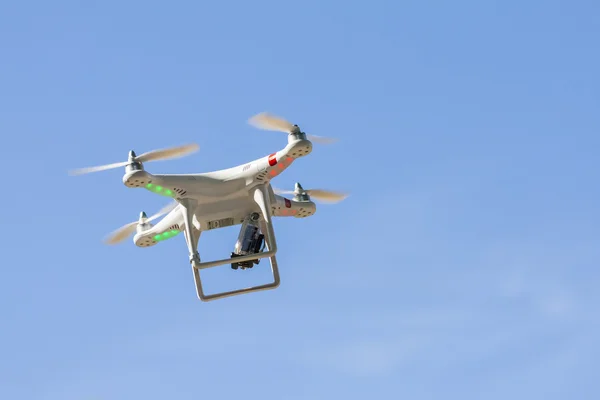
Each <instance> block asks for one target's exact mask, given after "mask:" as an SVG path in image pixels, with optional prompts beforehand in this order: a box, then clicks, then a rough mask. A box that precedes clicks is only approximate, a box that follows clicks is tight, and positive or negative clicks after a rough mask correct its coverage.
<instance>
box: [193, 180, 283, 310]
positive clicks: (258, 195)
mask: <svg viewBox="0 0 600 400" xmlns="http://www.w3.org/2000/svg"><path fill="white" fill-rule="evenodd" d="M254 200H255V202H256V203H257V205H258V206H259V208H260V210H261V213H262V216H263V218H262V219H260V215H258V217H256V216H250V217H249V218H251V219H253V221H254V223H256V225H258V226H260V230H261V231H262V232H264V235H263V234H260V235H259V236H258V237H261V236H262V239H261V241H262V240H264V242H266V243H265V244H266V247H267V248H268V250H267V251H261V252H256V253H250V254H238V255H236V256H235V257H230V258H224V259H222V260H216V261H208V262H200V256H199V255H198V251H197V244H198V238H197V237H194V234H193V232H192V231H193V229H192V228H191V225H190V224H189V223H188V220H189V221H191V220H192V217H191V214H192V213H191V212H189V211H188V212H187V213H184V215H186V214H190V215H188V216H185V221H186V231H185V232H186V238H188V237H189V239H187V242H188V248H189V249H190V254H194V256H190V263H191V265H192V271H193V274H194V282H195V284H196V293H197V295H198V298H199V299H200V300H202V301H212V300H217V299H222V298H225V297H231V296H237V295H240V294H244V293H251V292H258V291H262V290H270V289H275V288H277V287H278V286H279V283H280V278H279V268H278V267H277V259H276V258H275V253H277V243H276V241H275V232H274V231H273V225H272V222H271V213H270V210H271V206H270V204H269V203H268V202H269V195H268V192H267V189H266V187H265V186H259V187H257V188H256V189H255V191H254ZM188 227H189V228H188ZM242 232H244V231H243V230H242V231H241V232H240V235H241V234H242ZM254 233H256V232H254ZM198 236H199V233H198ZM190 239H191V240H190ZM256 244H257V242H256V241H255V242H254V246H256ZM262 245H263V243H261V244H260V245H259V248H260V247H263V246H262ZM255 248H256V247H255ZM231 258H235V259H236V261H235V263H232V262H231ZM263 258H269V261H270V263H271V272H272V274H273V281H272V282H271V283H267V284H264V285H259V286H253V287H249V288H244V289H237V290H231V291H228V292H221V293H214V294H208V295H207V294H205V293H204V290H203V288H202V279H201V277H200V270H202V269H207V268H213V267H217V266H220V265H225V264H231V266H232V268H233V267H234V265H237V266H238V267H242V268H243V267H246V268H247V265H251V266H252V264H258V263H259V262H260V260H261V259H263ZM234 269H235V268H234Z"/></svg>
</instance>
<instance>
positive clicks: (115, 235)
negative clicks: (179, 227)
mask: <svg viewBox="0 0 600 400" xmlns="http://www.w3.org/2000/svg"><path fill="white" fill-rule="evenodd" d="M178 204H179V203H178V202H176V201H173V202H171V203H169V204H167V205H166V206H165V207H163V208H162V209H161V210H160V211H159V212H157V213H156V214H154V215H153V216H151V217H150V218H147V217H146V213H144V212H142V213H141V214H140V219H139V220H137V221H134V222H130V223H128V224H126V225H123V226H122V227H120V228H119V229H116V230H114V231H113V232H112V233H111V234H110V235H108V236H107V237H106V239H104V243H106V244H111V245H112V244H117V243H120V242H122V241H123V240H125V239H127V238H128V237H129V236H131V234H132V233H134V232H135V230H136V227H137V225H138V224H139V223H140V222H151V221H154V220H155V219H157V218H159V217H161V216H163V215H165V214H168V213H169V212H171V211H173V210H174V209H175V207H177V205H178Z"/></svg>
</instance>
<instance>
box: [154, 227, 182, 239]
mask: <svg viewBox="0 0 600 400" xmlns="http://www.w3.org/2000/svg"><path fill="white" fill-rule="evenodd" d="M178 234H179V231H178V230H177V229H172V230H170V231H166V232H163V233H160V234H158V235H154V240H156V241H157V242H160V241H161V240H167V239H170V238H172V237H174V236H177V235H178Z"/></svg>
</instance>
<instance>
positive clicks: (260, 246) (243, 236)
mask: <svg viewBox="0 0 600 400" xmlns="http://www.w3.org/2000/svg"><path fill="white" fill-rule="evenodd" d="M259 218H260V215H259V214H258V213H252V214H250V215H248V216H247V217H246V218H245V219H244V222H242V227H241V228H240V234H239V236H238V239H237V242H236V243H235V247H234V249H233V252H232V253H231V258H235V257H240V256H245V255H248V254H256V253H260V252H262V251H263V250H264V248H265V235H263V234H262V233H261V232H260V228H259V226H258V220H259ZM258 263H260V260H259V259H256V260H251V261H244V262H239V263H236V262H234V263H232V264H231V268H232V269H238V267H241V268H242V269H246V268H252V267H253V266H254V265H253V264H258Z"/></svg>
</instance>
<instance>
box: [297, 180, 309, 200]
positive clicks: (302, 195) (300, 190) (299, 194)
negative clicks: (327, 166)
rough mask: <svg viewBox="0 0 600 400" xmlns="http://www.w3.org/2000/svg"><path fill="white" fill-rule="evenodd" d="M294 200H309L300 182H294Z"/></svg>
mask: <svg viewBox="0 0 600 400" xmlns="http://www.w3.org/2000/svg"><path fill="white" fill-rule="evenodd" d="M294 200H296V201H310V196H309V195H308V194H307V193H306V191H304V188H303V187H302V185H301V184H300V182H296V183H295V184H294Z"/></svg>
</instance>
